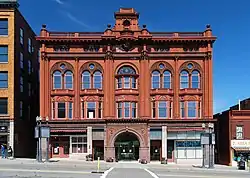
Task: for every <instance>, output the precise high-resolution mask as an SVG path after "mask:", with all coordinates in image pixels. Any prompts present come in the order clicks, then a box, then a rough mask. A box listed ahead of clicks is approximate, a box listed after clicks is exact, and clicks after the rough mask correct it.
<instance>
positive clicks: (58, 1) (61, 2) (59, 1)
mask: <svg viewBox="0 0 250 178" xmlns="http://www.w3.org/2000/svg"><path fill="white" fill-rule="evenodd" d="M53 1H55V2H57V3H58V4H61V5H63V4H64V2H63V1H62V0H53Z"/></svg>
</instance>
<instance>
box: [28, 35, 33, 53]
mask: <svg viewBox="0 0 250 178" xmlns="http://www.w3.org/2000/svg"><path fill="white" fill-rule="evenodd" d="M28 51H29V53H31V52H32V41H31V39H30V38H28Z"/></svg>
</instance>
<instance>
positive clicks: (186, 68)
mask: <svg viewBox="0 0 250 178" xmlns="http://www.w3.org/2000/svg"><path fill="white" fill-rule="evenodd" d="M138 18H139V14H138V13H137V12H135V10H134V9H132V8H121V9H120V11H119V12H116V13H115V20H116V21H115V25H114V27H111V25H108V27H107V29H106V30H105V31H104V32H76V33H73V32H53V31H48V30H47V29H46V25H43V28H42V29H41V33H40V36H39V37H37V40H38V41H40V43H41V48H40V51H41V59H40V63H41V75H40V81H41V85H40V114H41V116H42V118H43V124H48V125H49V126H50V127H51V138H50V143H51V151H52V152H51V157H69V158H79V159H80V158H82V157H83V158H85V156H86V155H88V154H92V153H93V155H94V158H95V159H96V158H97V157H98V156H100V157H101V158H102V159H105V160H107V159H109V158H114V157H116V158H118V159H119V160H121V159H123V160H124V159H134V160H137V159H138V158H139V159H146V160H148V161H149V160H161V159H163V158H168V160H169V161H172V162H177V163H181V162H199V163H200V162H201V159H202V149H201V144H200V133H201V132H203V131H204V130H205V128H203V127H202V126H204V124H203V123H205V124H208V123H210V122H213V91H212V88H213V82H212V50H213V49H212V47H213V43H214V41H215V40H216V38H215V37H214V36H212V30H211V28H210V26H209V25H207V28H206V30H205V31H204V32H187V33H184V32H180V33H178V32H149V31H148V30H147V28H146V25H143V26H142V28H141V27H140V26H139V23H138ZM46 117H48V118H49V120H48V121H46V120H45V118H46Z"/></svg>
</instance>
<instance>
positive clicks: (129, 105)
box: [116, 102, 137, 118]
mask: <svg viewBox="0 0 250 178" xmlns="http://www.w3.org/2000/svg"><path fill="white" fill-rule="evenodd" d="M116 105H117V117H118V118H136V117H137V103H136V102H118V103H117V104H116Z"/></svg>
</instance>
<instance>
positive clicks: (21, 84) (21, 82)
mask: <svg viewBox="0 0 250 178" xmlns="http://www.w3.org/2000/svg"><path fill="white" fill-rule="evenodd" d="M20 92H21V93H22V92H23V77H22V76H20Z"/></svg>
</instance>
